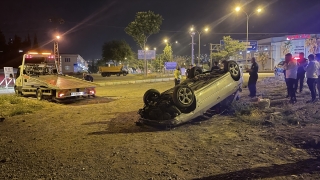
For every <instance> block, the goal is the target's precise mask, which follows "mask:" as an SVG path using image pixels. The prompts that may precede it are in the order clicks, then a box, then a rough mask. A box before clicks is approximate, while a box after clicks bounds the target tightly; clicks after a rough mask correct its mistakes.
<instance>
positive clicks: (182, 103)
mask: <svg viewBox="0 0 320 180" xmlns="http://www.w3.org/2000/svg"><path fill="white" fill-rule="evenodd" d="M172 100H173V102H174V104H175V105H176V106H177V107H178V108H188V107H190V106H191V105H192V103H193V101H194V93H193V91H192V89H191V88H190V87H189V86H185V85H180V86H176V87H175V88H174V91H173V97H172Z"/></svg>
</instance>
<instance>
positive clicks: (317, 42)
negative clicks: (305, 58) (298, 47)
mask: <svg viewBox="0 0 320 180" xmlns="http://www.w3.org/2000/svg"><path fill="white" fill-rule="evenodd" d="M305 46H306V47H308V48H309V50H308V52H309V53H310V54H316V53H317V52H318V50H319V46H320V39H319V38H318V37H317V35H313V36H311V37H310V38H308V39H306V41H305Z"/></svg>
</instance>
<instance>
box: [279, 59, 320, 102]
mask: <svg viewBox="0 0 320 180" xmlns="http://www.w3.org/2000/svg"><path fill="white" fill-rule="evenodd" d="M318 61H320V57H319V55H318V54H317V55H316V56H315V55H313V54H310V55H309V56H308V59H306V58H305V57H304V53H300V54H299V59H298V60H296V59H294V58H292V54H290V53H288V54H286V55H285V62H284V65H283V69H284V71H283V72H284V77H285V81H286V85H287V96H286V97H287V98H289V97H290V101H289V102H290V103H292V104H294V103H296V102H297V98H296V93H298V89H299V92H300V93H301V92H302V90H303V85H304V79H305V77H306V78H307V85H308V87H309V90H310V92H311V100H308V101H307V103H313V102H315V101H317V98H316V86H317V87H318V93H319V98H320V63H319V62H318ZM298 86H300V87H299V88H298Z"/></svg>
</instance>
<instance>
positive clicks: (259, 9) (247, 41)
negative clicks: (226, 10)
mask: <svg viewBox="0 0 320 180" xmlns="http://www.w3.org/2000/svg"><path fill="white" fill-rule="evenodd" d="M235 10H236V11H237V12H238V11H240V10H241V7H239V6H238V7H236V9H235ZM261 11H262V9H261V8H258V9H257V12H255V11H253V12H252V13H251V14H248V13H247V12H245V11H242V12H243V13H245V14H246V16H247V38H246V53H245V56H246V57H245V58H246V66H248V61H247V51H248V45H250V44H249V18H250V17H251V16H252V15H253V14H255V13H259V12H261Z"/></svg>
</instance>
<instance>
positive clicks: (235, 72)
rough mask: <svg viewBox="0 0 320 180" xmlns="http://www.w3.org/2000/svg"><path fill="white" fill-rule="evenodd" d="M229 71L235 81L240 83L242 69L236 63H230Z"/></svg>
mask: <svg viewBox="0 0 320 180" xmlns="http://www.w3.org/2000/svg"><path fill="white" fill-rule="evenodd" d="M228 71H229V72H230V75H231V77H232V79H233V80H235V81H238V80H239V79H240V68H239V65H238V64H237V63H236V62H234V61H229V62H228Z"/></svg>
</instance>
